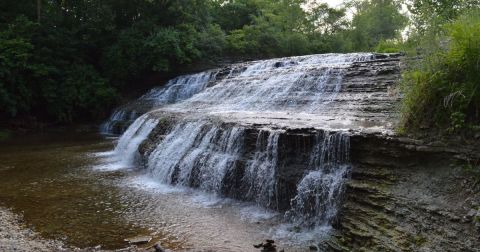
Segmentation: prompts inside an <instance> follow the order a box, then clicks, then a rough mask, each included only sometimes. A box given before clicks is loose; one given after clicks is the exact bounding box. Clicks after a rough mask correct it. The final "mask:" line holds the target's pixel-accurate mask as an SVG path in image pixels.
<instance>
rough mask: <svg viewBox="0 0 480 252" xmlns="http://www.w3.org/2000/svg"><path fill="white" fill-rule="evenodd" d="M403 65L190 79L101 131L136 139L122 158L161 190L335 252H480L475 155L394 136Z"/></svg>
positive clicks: (363, 60)
mask: <svg viewBox="0 0 480 252" xmlns="http://www.w3.org/2000/svg"><path fill="white" fill-rule="evenodd" d="M401 57H402V56H401V55H398V54H369V53H362V54H327V55H310V56H301V57H290V58H281V59H271V60H265V61H256V62H246V63H239V64H234V65H230V66H226V67H223V68H220V69H216V70H211V71H206V72H203V73H198V74H194V75H187V76H180V77H177V78H176V79H173V80H172V81H170V82H169V83H167V84H166V85H165V86H164V87H161V88H155V89H153V90H152V91H150V92H149V93H147V94H146V95H144V96H142V97H141V98H139V99H138V100H137V101H134V102H132V103H130V104H127V105H125V106H123V107H121V108H119V109H118V110H116V111H115V112H114V113H113V115H112V117H111V118H110V120H109V121H107V122H106V123H105V124H103V125H102V131H103V132H107V133H108V132H109V133H119V132H121V131H123V130H125V129H126V131H125V133H124V134H123V135H122V137H121V138H120V140H119V143H118V145H117V147H116V149H115V152H116V153H118V155H120V156H122V158H123V161H124V162H125V163H126V164H133V163H137V164H141V166H143V167H145V169H146V171H147V172H148V174H149V175H150V176H151V177H153V178H155V179H157V180H159V181H160V182H163V183H167V184H172V185H181V186H188V187H193V188H198V189H199V190H203V191H207V192H212V193H216V194H218V195H222V196H225V197H230V198H235V199H240V200H246V201H253V202H257V203H258V204H259V205H262V206H264V207H268V208H271V209H275V210H277V211H279V212H282V213H285V219H286V220H287V221H289V222H293V223H295V224H297V225H299V226H302V227H304V228H314V227H319V226H333V229H332V230H331V231H330V232H329V233H328V234H329V235H328V236H327V237H326V238H324V239H322V241H319V242H320V243H321V247H322V248H324V249H325V250H340V251H341V250H345V251H349V250H352V249H353V250H365V251H371V250H374V251H419V250H425V251H429V250H432V249H433V250H443V251H478V248H479V247H480V242H479V239H478V237H479V233H478V230H477V228H476V227H475V222H474V220H473V217H472V214H471V211H472V210H474V211H476V210H475V209H476V208H477V207H478V205H479V204H480V199H479V195H478V194H475V193H473V192H469V191H468V190H467V187H466V185H465V183H468V181H467V180H466V179H465V177H467V176H465V175H464V174H463V173H462V171H457V170H455V169H453V168H452V167H450V166H449V165H450V164H451V163H452V161H454V160H455V159H459V158H462V157H464V155H468V154H471V153H474V150H469V149H468V148H465V149H464V150H461V151H451V150H449V149H448V148H442V147H441V146H440V147H439V146H433V145H426V144H423V143H421V142H419V141H413V140H409V139H403V138H400V137H397V136H396V135H395V133H394V127H395V125H396V123H397V114H398V113H397V110H398V101H399V99H400V95H399V94H398V91H397V90H398V88H397V83H398V81H399V79H400V68H401ZM142 114H143V115H142ZM140 115H142V116H140ZM138 116H140V117H139V118H138V119H136V118H137V117H138ZM135 119H136V120H135ZM128 125H129V127H128V129H127V126H128ZM460 182H463V184H462V183H460ZM447 183H448V184H449V186H448V188H447V187H445V185H446V184H447ZM469 213H470V214H469Z"/></svg>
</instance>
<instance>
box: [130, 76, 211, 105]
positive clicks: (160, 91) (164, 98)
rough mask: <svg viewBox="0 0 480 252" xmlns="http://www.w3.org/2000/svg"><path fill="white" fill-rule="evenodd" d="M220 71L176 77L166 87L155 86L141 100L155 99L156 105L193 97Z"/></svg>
mask: <svg viewBox="0 0 480 252" xmlns="http://www.w3.org/2000/svg"><path fill="white" fill-rule="evenodd" d="M217 74H218V71H205V72H201V73H197V74H190V75H182V76H179V77H176V78H174V79H172V80H170V81H168V83H167V84H166V85H165V87H160V88H153V89H152V90H150V91H149V92H148V93H146V94H145V95H143V96H142V97H140V99H141V100H153V101H154V103H155V105H163V104H169V103H175V102H178V101H182V100H185V99H188V98H190V97H192V96H193V95H194V94H196V93H199V92H200V91H202V90H204V89H205V88H206V87H207V84H208V83H209V82H210V81H212V80H214V79H215V77H216V75H217Z"/></svg>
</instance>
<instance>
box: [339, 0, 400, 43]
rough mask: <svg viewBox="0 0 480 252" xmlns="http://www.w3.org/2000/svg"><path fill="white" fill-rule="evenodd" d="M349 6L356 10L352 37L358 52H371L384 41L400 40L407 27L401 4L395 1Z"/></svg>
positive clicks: (368, 2)
mask: <svg viewBox="0 0 480 252" xmlns="http://www.w3.org/2000/svg"><path fill="white" fill-rule="evenodd" d="M348 5H349V6H352V7H354V8H355V14H354V16H353V19H352V31H351V32H350V37H351V40H352V44H353V46H354V47H353V49H354V50H356V51H362V50H363V51H369V50H372V49H373V48H374V47H375V46H376V45H377V44H378V43H379V42H380V41H382V40H389V39H396V38H398V37H399V36H400V32H401V31H402V30H403V29H404V28H405V26H406V25H407V21H408V19H407V17H406V16H405V15H403V14H402V13H400V8H401V6H400V4H399V3H398V2H395V1H393V0H367V1H356V0H355V1H351V2H349V3H348Z"/></svg>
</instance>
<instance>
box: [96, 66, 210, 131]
mask: <svg viewBox="0 0 480 252" xmlns="http://www.w3.org/2000/svg"><path fill="white" fill-rule="evenodd" d="M217 74H218V71H205V72H201V73H197V74H190V75H182V76H178V77H176V78H174V79H171V80H170V81H168V82H167V84H165V85H164V86H162V87H156V88H153V89H151V90H150V91H149V92H147V93H146V94H144V95H142V96H141V97H140V98H139V99H138V100H136V101H134V102H132V103H131V104H127V105H126V106H122V107H120V108H118V109H116V110H115V111H114V112H113V113H112V115H111V116H110V118H109V119H108V120H107V121H105V122H104V123H102V125H100V132H101V133H103V134H112V133H115V131H118V130H116V129H115V127H117V126H119V125H120V126H123V127H125V126H128V124H129V123H130V122H132V121H133V120H135V119H136V118H137V117H138V116H140V115H141V114H143V113H145V112H148V111H149V110H151V109H154V108H156V107H159V106H161V105H165V104H171V103H176V102H179V101H183V100H185V99H188V98H190V97H192V96H193V95H194V94H196V93H198V92H201V91H202V90H204V89H205V88H206V87H207V85H208V83H209V82H210V81H213V80H214V79H215V78H216V75H217ZM137 109H140V110H141V111H136V110H137ZM121 124H126V125H121Z"/></svg>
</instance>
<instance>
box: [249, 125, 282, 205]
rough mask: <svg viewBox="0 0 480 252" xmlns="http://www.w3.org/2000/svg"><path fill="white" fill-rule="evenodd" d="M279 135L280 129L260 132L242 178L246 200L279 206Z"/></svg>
mask: <svg viewBox="0 0 480 252" xmlns="http://www.w3.org/2000/svg"><path fill="white" fill-rule="evenodd" d="M265 136H267V139H265ZM279 137H280V132H279V131H260V133H259V134H258V137H257V142H256V146H255V155H254V157H253V159H251V160H249V161H248V162H247V165H246V169H245V174H244V176H243V178H242V184H243V185H244V186H245V188H246V190H245V191H246V194H245V198H244V199H245V200H251V201H255V202H257V203H259V204H261V205H263V206H267V207H272V208H277V207H278V204H277V201H276V200H275V198H276V196H277V193H276V169H277V160H278V139H279ZM265 140H266V142H265Z"/></svg>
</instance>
